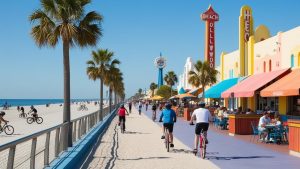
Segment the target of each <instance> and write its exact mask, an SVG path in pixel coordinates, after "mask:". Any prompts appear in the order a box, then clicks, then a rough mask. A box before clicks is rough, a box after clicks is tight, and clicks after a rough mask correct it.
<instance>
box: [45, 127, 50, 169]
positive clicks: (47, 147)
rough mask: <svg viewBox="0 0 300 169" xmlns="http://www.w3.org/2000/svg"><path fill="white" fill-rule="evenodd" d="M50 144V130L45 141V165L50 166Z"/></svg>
mask: <svg viewBox="0 0 300 169" xmlns="http://www.w3.org/2000/svg"><path fill="white" fill-rule="evenodd" d="M49 144H50V132H48V133H47V135H46V142H45V152H44V166H45V167H47V166H49Z"/></svg>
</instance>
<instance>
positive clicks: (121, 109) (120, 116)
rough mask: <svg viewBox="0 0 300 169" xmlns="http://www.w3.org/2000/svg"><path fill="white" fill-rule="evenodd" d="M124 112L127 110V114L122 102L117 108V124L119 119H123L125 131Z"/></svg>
mask: <svg viewBox="0 0 300 169" xmlns="http://www.w3.org/2000/svg"><path fill="white" fill-rule="evenodd" d="M126 112H127V115H128V111H127V109H126V108H125V107H124V104H122V105H121V107H120V108H119V110H118V115H119V125H120V124H121V121H123V128H124V131H125V121H126V120H125V119H126V118H125V116H126Z"/></svg>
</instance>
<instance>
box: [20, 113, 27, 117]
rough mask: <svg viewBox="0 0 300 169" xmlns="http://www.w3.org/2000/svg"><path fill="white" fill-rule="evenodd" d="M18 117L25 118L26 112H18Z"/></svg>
mask: <svg viewBox="0 0 300 169" xmlns="http://www.w3.org/2000/svg"><path fill="white" fill-rule="evenodd" d="M19 117H20V118H26V117H27V114H26V113H20V114H19Z"/></svg>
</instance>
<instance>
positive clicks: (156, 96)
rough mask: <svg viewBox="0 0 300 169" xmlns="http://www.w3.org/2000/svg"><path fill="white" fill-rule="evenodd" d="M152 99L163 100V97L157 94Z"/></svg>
mask: <svg viewBox="0 0 300 169" xmlns="http://www.w3.org/2000/svg"><path fill="white" fill-rule="evenodd" d="M150 99H151V100H162V99H163V97H161V96H158V95H155V96H153V97H151V98H150Z"/></svg>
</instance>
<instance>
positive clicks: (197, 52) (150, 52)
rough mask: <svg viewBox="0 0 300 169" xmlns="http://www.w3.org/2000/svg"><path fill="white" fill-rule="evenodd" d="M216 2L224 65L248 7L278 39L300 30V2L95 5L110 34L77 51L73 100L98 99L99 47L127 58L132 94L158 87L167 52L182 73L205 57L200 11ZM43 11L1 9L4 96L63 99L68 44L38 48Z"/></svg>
mask: <svg viewBox="0 0 300 169" xmlns="http://www.w3.org/2000/svg"><path fill="white" fill-rule="evenodd" d="M209 4H211V5H212V6H213V8H214V10H215V11H216V12H217V13H218V14H219V16H220V20H219V21H218V22H217V23H216V26H215V34H216V64H217V65H218V64H219V60H220V58H219V56H220V53H221V52H222V51H225V52H231V51H234V50H236V49H238V38H239V37H238V18H239V14H240V8H241V7H242V6H243V5H249V6H250V7H251V8H252V10H253V18H254V27H257V26H258V25H261V24H264V25H266V26H267V27H269V29H270V31H271V35H272V36H274V35H276V33H277V32H279V31H287V30H289V29H292V28H294V27H297V26H299V25H300V15H299V12H298V11H299V6H300V2H298V1H295V0H284V1H283V0H272V1H271V0H265V1H262V0H243V1H242V0H239V1H238V0H226V1H225V0H222V1H220V0H92V3H91V4H90V5H88V7H87V11H91V10H94V11H97V12H99V13H100V14H101V15H102V16H103V17H104V20H103V23H102V28H103V37H102V38H101V40H100V42H99V44H97V46H95V47H88V48H84V49H80V48H72V49H71V51H70V63H71V98H99V95H100V94H99V93H100V90H99V86H100V82H99V81H91V80H89V79H88V77H87V75H86V67H87V65H86V61H87V60H89V59H90V58H91V51H92V50H97V49H100V48H103V49H106V48H107V49H109V50H111V51H113V52H114V53H115V58H117V59H119V60H120V61H121V65H120V69H121V70H122V72H123V74H124V83H125V89H126V96H127V97H130V96H131V95H133V94H134V93H136V92H137V90H138V89H139V88H142V89H148V88H149V86H150V83H151V82H155V83H156V82H157V75H158V70H157V69H156V68H155V66H154V59H155V58H156V57H158V56H159V54H160V52H161V53H162V55H163V56H164V57H165V58H166V59H167V67H166V68H165V69H164V73H166V72H167V71H175V73H176V74H177V75H179V74H181V73H182V72H183V66H184V63H185V61H186V58H187V57H192V59H193V61H196V60H203V59H204V57H203V56H204V46H205V45H204V36H205V34H204V32H205V23H204V22H203V21H201V19H200V14H201V13H203V12H205V11H206V9H207V8H208V6H209ZM39 7H40V2H39V1H38V0H30V1H20V0H10V1H5V2H2V3H1V5H0V21H1V23H0V77H1V80H0V98H1V99H7V98H23V99H24V98H27V99H31V98H36V99H39V98H47V99H52V98H63V64H62V63H63V60H62V46H61V44H58V45H57V46H56V47H55V48H47V47H44V48H38V47H37V46H36V45H35V43H34V41H33V39H32V37H31V36H30V30H31V28H32V24H31V23H30V22H29V21H28V16H29V15H30V14H31V13H32V12H33V11H34V10H35V9H38V8H39ZM105 91H107V89H105ZM105 93H106V92H105ZM105 93H104V96H106V94H105Z"/></svg>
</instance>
